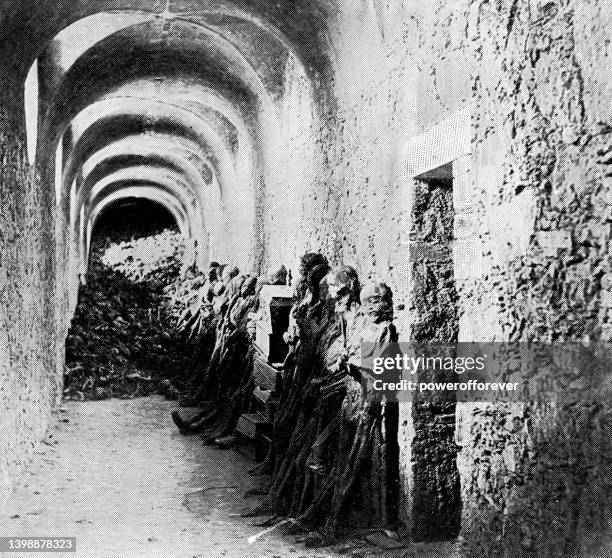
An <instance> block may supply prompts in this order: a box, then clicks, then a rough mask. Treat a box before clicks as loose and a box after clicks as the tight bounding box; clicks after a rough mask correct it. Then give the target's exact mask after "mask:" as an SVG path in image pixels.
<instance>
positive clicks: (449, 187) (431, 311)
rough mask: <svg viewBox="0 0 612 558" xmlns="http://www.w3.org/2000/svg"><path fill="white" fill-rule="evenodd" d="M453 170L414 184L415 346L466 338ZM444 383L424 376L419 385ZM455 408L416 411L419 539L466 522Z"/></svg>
mask: <svg viewBox="0 0 612 558" xmlns="http://www.w3.org/2000/svg"><path fill="white" fill-rule="evenodd" d="M454 227H455V211H454V204H453V166H452V164H451V163H447V164H444V165H440V166H438V167H434V168H432V169H431V170H428V171H426V172H423V173H421V174H419V175H417V176H415V177H414V196H413V203H412V228H411V231H410V248H411V253H410V264H411V277H412V281H411V283H412V284H411V294H412V297H411V303H410V310H411V311H410V314H411V316H412V317H413V319H412V324H411V326H412V327H411V331H412V338H411V340H412V341H413V342H419V343H425V342H426V343H454V342H456V341H457V339H458V333H459V308H458V295H457V290H456V287H455V276H454V262H453V243H454ZM438 380H439V381H442V378H434V377H433V376H431V375H430V374H429V373H428V372H421V371H420V372H418V373H417V381H418V382H423V381H438ZM455 407H456V403H455V401H454V400H450V399H448V398H445V399H440V398H438V397H436V396H428V395H421V394H419V395H417V396H416V397H415V400H414V403H413V408H412V419H413V426H414V433H415V436H414V440H413V444H412V475H413V478H412V483H413V493H412V498H413V502H412V510H410V516H411V517H412V528H411V531H412V536H413V538H414V539H415V540H420V541H431V540H443V539H452V538H454V537H455V536H456V535H457V534H458V533H459V529H460V522H461V496H460V483H459V472H458V469H457V445H456V444H455Z"/></svg>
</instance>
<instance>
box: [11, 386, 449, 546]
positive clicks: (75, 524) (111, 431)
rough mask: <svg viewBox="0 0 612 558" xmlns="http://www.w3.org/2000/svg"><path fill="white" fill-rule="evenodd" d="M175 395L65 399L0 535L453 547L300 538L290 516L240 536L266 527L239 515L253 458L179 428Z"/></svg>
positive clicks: (122, 541)
mask: <svg viewBox="0 0 612 558" xmlns="http://www.w3.org/2000/svg"><path fill="white" fill-rule="evenodd" d="M175 405H176V404H175V403H172V402H168V401H166V400H164V399H162V398H161V397H143V398H136V399H131V400H121V399H110V400H106V401H96V402H92V401H88V402H75V401H70V402H66V403H65V404H64V407H63V408H62V409H61V410H60V411H59V412H58V413H57V417H56V421H55V423H54V424H53V426H52V427H51V428H50V430H49V433H48V437H47V439H46V440H45V442H44V443H43V444H42V445H41V446H40V449H39V450H38V452H37V459H36V461H35V463H33V464H32V467H31V469H30V473H29V475H30V477H29V479H26V480H25V481H24V483H23V486H22V488H20V489H19V490H18V491H17V492H16V493H15V495H14V497H13V499H12V500H11V501H10V502H9V504H8V506H7V507H6V509H4V510H0V536H66V537H68V536H72V537H76V538H77V552H76V556H82V557H104V558H110V557H113V558H115V557H128V556H129V557H131V558H132V557H133V558H136V557H143V558H145V557H146V558H157V557H159V558H174V557H176V558H191V557H202V558H215V557H236V558H238V557H240V558H248V557H270V558H272V557H292V558H305V557H308V558H313V557H317V556H318V557H336V556H340V555H344V556H352V557H354V558H360V557H361V558H365V557H368V556H381V555H383V554H384V555H385V556H393V557H400V556H401V557H406V558H411V557H413V556H414V557H417V556H418V557H432V558H433V557H434V556H437V557H442V556H445V557H446V556H451V555H452V553H451V552H450V549H449V547H448V546H447V545H446V546H445V545H442V546H438V545H431V546H426V547H425V546H418V545H417V546H414V547H410V548H404V549H395V550H393V551H389V550H388V549H385V550H386V551H385V550H383V549H382V548H375V547H371V545H370V546H368V545H365V544H364V542H359V541H347V542H345V543H343V544H340V545H338V546H336V547H334V548H333V549H330V548H307V547H306V546H305V544H304V537H305V533H304V532H302V531H300V530H299V529H298V528H296V527H291V526H287V527H288V528H283V527H280V528H278V529H276V530H274V531H272V532H270V533H268V534H265V535H263V536H261V537H260V538H258V539H257V540H256V541H255V542H249V537H252V536H253V535H256V534H257V533H260V532H261V531H263V530H264V529H265V527H263V526H262V525H261V523H262V521H263V520H264V519H265V518H242V517H240V512H241V511H242V510H243V509H245V507H249V506H250V505H254V503H255V501H253V500H252V499H250V498H247V499H245V498H244V494H245V492H246V491H247V490H249V489H253V488H256V487H257V483H258V482H261V481H258V480H257V479H253V477H251V476H250V475H249V474H248V473H247V470H248V468H249V467H252V466H253V462H252V461H250V460H249V459H248V458H247V457H246V456H245V455H243V453H242V452H243V451H244V450H238V451H236V450H229V451H224V450H220V449H217V448H215V447H209V446H202V444H201V440H200V438H199V437H184V436H181V435H180V434H179V433H178V432H177V431H176V429H175V427H174V425H173V424H172V422H171V420H170V411H171V410H172V409H173V408H174V406H175ZM258 524H259V525H258ZM45 555H46V554H40V553H37V554H28V556H45ZM10 556H18V554H10ZM49 556H55V557H58V556H75V554H74V553H72V554H68V553H66V554H58V553H55V554H49Z"/></svg>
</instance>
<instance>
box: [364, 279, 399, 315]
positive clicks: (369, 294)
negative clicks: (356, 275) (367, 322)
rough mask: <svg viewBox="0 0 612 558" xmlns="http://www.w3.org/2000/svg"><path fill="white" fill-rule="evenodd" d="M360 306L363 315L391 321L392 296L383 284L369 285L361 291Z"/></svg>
mask: <svg viewBox="0 0 612 558" xmlns="http://www.w3.org/2000/svg"><path fill="white" fill-rule="evenodd" d="M360 298H361V304H362V306H363V308H364V310H365V313H366V314H367V315H368V316H370V317H372V318H374V319H376V320H378V319H380V320H387V319H391V318H392V316H393V296H392V293H391V289H390V288H389V287H388V286H387V285H385V284H384V283H369V284H367V285H365V286H364V288H363V289H362V291H361V295H360Z"/></svg>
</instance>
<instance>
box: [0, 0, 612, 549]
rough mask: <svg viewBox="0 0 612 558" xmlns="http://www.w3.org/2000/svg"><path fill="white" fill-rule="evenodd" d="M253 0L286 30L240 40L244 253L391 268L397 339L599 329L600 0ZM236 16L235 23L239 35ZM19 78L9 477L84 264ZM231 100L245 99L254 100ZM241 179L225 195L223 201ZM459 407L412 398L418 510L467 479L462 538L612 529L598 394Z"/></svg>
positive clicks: (7, 208)
mask: <svg viewBox="0 0 612 558" xmlns="http://www.w3.org/2000/svg"><path fill="white" fill-rule="evenodd" d="M298 3H299V2H298ZM77 4H78V10H80V12H79V13H81V15H85V14H86V13H90V10H91V12H94V11H96V8H95V6H94V4H96V5H97V3H94V2H91V3H89V5H88V6H87V7H86V8H85V7H83V5H84V3H83V2H77ZM102 4H104V2H100V5H102ZM127 4H128V2H126V5H127ZM136 4H137V3H136ZM183 4H185V5H186V6H187V5H191V4H190V3H189V2H186V3H183V2H181V5H183ZM243 4H244V5H245V6H249V7H251V8H252V9H253V10H254V11H255V12H257V10H260V12H259V15H260V16H261V17H263V18H267V17H269V18H270V21H273V22H274V23H275V24H277V25H279V27H280V28H281V29H282V31H283V32H284V33H285V37H286V39H287V43H288V44H289V46H290V47H291V48H289V49H288V50H287V51H285V50H283V49H280V50H279V49H277V46H278V45H277V46H275V47H274V48H273V49H270V50H268V51H267V52H266V53H264V54H262V55H261V56H259V55H258V54H257V48H258V47H257V44H264V43H257V41H254V40H252V41H250V42H249V45H250V46H249V47H248V48H246V47H245V52H248V53H249V55H252V57H253V58H255V59H257V58H258V56H259V59H258V61H257V64H254V67H256V68H258V69H261V68H265V67H268V66H274V71H267V70H265V69H264V70H263V71H262V72H261V74H262V75H263V78H262V84H264V85H262V87H264V86H265V87H268V88H269V92H271V93H270V99H271V100H270V102H269V104H267V105H266V106H257V107H255V106H254V107H250V108H249V110H246V109H245V111H244V114H246V116H245V123H244V126H245V129H244V130H242V131H241V130H240V129H239V132H241V133H243V135H244V136H245V137H247V140H248V141H247V143H248V146H247V152H248V155H247V157H250V158H251V159H249V161H248V162H247V163H244V166H243V167H242V171H244V173H245V174H241V172H242V171H240V172H239V173H238V176H239V178H240V181H241V182H240V184H241V185H242V187H244V188H245V190H244V191H246V190H248V192H249V193H250V194H249V195H251V196H253V198H254V199H250V200H249V207H252V208H253V212H254V215H252V216H247V215H245V216H244V218H245V220H247V221H248V222H249V223H251V221H250V219H252V220H253V221H254V222H255V223H256V226H255V228H254V233H253V235H252V238H248V239H245V246H247V245H248V247H249V248H248V250H247V249H246V248H245V253H246V252H248V253H249V254H251V253H252V254H254V258H253V260H252V261H250V260H249V265H251V266H252V268H253V269H256V270H257V269H261V268H265V267H267V266H268V265H275V264H276V263H281V262H282V263H285V264H286V265H288V266H289V267H292V268H294V269H295V268H296V267H297V261H298V257H299V255H300V254H301V253H303V252H304V251H305V250H317V251H318V250H320V251H322V252H324V253H325V254H326V255H327V256H328V257H330V259H331V260H332V261H333V262H334V263H345V264H349V265H353V266H355V267H356V269H357V270H358V272H359V274H360V276H361V279H362V281H365V280H367V279H377V280H382V281H385V282H387V283H388V284H389V285H390V286H391V287H392V289H393V290H394V300H395V304H396V307H397V311H396V321H397V323H398V327H399V330H400V335H401V337H402V338H403V339H411V338H414V336H415V335H421V334H424V332H429V333H430V334H432V335H433V336H436V335H437V336H438V337H439V338H445V337H448V335H446V334H447V333H448V332H453V335H454V334H455V333H456V335H457V336H458V338H459V339H460V340H477V341H515V340H540V341H565V340H574V341H583V342H586V341H598V340H606V341H610V340H612V303H611V302H610V301H611V300H612V297H611V296H610V292H611V288H612V259H611V258H610V248H611V246H610V242H611V228H610V227H611V222H612V213H611V211H612V210H611V207H612V204H611V197H610V191H611V190H612V184H611V183H610V178H609V177H608V178H605V174H606V173H608V174H610V169H609V168H606V165H605V164H604V163H605V161H603V160H602V158H601V157H600V155H598V153H599V151H600V150H601V149H606V148H608V147H609V145H610V142H611V141H612V134H611V132H612V115H611V114H610V111H611V107H612V104H611V97H612V91H611V87H612V85H611V84H610V80H609V76H610V73H611V72H610V66H611V64H610V62H611V57H612V52H611V46H610V44H611V37H610V29H612V21H611V17H612V16H611V15H610V14H612V2H610V0H592V1H590V2H584V1H583V0H556V1H547V0H454V1H452V2H448V1H443V0H433V1H431V2H424V1H422V0H363V1H359V2H354V1H352V0H350V1H349V0H342V1H339V2H335V3H333V5H334V9H333V10H332V9H323V8H322V7H321V5H320V4H318V3H315V2H312V3H311V4H312V6H313V7H311V8H309V9H308V10H306V9H305V10H304V11H303V12H302V13H303V18H302V20H300V18H297V20H296V18H295V17H294V15H292V14H290V13H289V10H288V11H287V13H285V12H284V11H283V10H284V9H285V8H282V7H279V6H281V4H267V3H262V5H261V6H260V5H259V4H258V2H256V1H254V0H253V1H248V2H243ZM264 4H265V6H264ZM315 4H316V6H315ZM288 5H289V4H288ZM330 5H331V4H330ZM143 6H144V4H143ZM262 6H264V7H262ZM145 7H146V8H150V6H148V7H147V6H145ZM70 9H71V8H69V7H68V6H67V5H66V6H64V5H62V9H61V10H59V9H58V10H56V11H54V12H53V14H52V16H51V15H49V18H50V19H49V24H48V28H44V29H43V27H44V25H42V22H43V21H44V17H42V15H41V14H38V15H37V18H38V19H37V18H32V19H28V18H25V17H22V18H21V19H20V18H19V10H17V9H16V8H11V10H9V11H8V12H7V13H8V15H9V16H10V18H9V20H7V21H9V23H10V22H13V23H14V24H15V25H16V29H19V25H26V24H25V22H26V21H30V22H31V24H38V25H40V26H41V29H39V30H38V31H37V32H32V33H31V35H32V36H33V37H34V38H38V39H40V40H41V41H42V39H43V38H47V39H50V38H51V37H52V36H53V35H54V34H55V33H56V32H57V31H59V30H60V29H61V28H62V26H64V23H65V22H64V23H62V22H63V19H62V18H65V19H66V22H67V21H72V20H74V19H75V18H76V17H77V12H78V10H77V9H76V8H75V11H74V13H73V14H70V13H68V12H69V11H70ZM151 9H153V8H151ZM232 9H233V8H232ZM22 20H23V21H22ZM232 21H233V20H232ZM20 22H21V23H20ZM317 22H318V24H319V26H318V27H317ZM315 28H316V29H317V32H316V33H315V32H314V31H313V29H315ZM233 29H234V30H235V35H234V36H233V38H234V39H236V37H238V36H241V35H244V36H249V33H250V32H251V31H252V29H250V28H249V29H247V30H246V31H244V32H243V31H242V30H241V29H242V28H241V27H239V26H237V27H235V28H233ZM364 37H367V38H368V40H367V41H364V40H363V38H364ZM141 39H142V41H143V42H144V40H145V39H146V33H144V34H143V35H142V37H141ZM204 42H205V41H204ZM3 44H5V43H3ZM7 44H8V43H7ZM115 46H116V45H115ZM28 48H29V47H27V48H26V46H24V45H21V46H20V45H12V46H11V47H10V48H8V47H7V52H9V53H10V52H13V51H14V52H15V53H18V52H20V49H21V51H23V52H25V51H28ZM249 49H250V50H249ZM98 54H99V55H101V52H99V53H98ZM15 59H17V57H15V58H12V59H11V60H12V62H11V64H12V65H11V68H14V69H16V71H15V72H13V74H14V76H16V77H19V76H21V75H25V72H24V71H23V70H24V69H27V66H28V64H24V68H17V65H16V63H15ZM81 64H83V62H82V61H81ZM190 64H191V63H190ZM192 65H193V64H192ZM145 66H146V64H145ZM87 67H88V68H89V67H91V66H87ZM316 68H319V70H320V71H315V69H316ZM189 69H190V70H191V69H192V67H191V66H189ZM215 71H217V72H219V69H218V68H216V70H215ZM128 73H129V72H128ZM236 73H239V72H236ZM9 75H10V73H4V74H2V75H0V78H2V79H1V80H0V84H2V90H3V91H5V94H4V96H3V97H2V98H3V99H9V98H10V99H11V103H14V104H9V103H8V102H6V103H4V105H3V106H2V109H3V111H2V115H3V117H2V118H3V120H2V122H3V123H4V122H6V124H5V125H3V127H2V130H3V132H2V136H1V138H0V139H1V140H2V144H1V146H0V147H1V148H2V171H1V172H2V175H1V177H2V189H1V192H0V196H2V209H3V211H2V216H1V218H0V231H1V235H0V248H2V250H1V252H0V258H1V261H2V265H1V267H0V274H2V281H1V285H2V289H3V296H2V299H1V304H2V314H1V317H2V319H4V320H5V324H4V326H3V327H1V328H0V350H1V351H2V353H1V354H0V357H1V359H0V367H1V368H0V374H2V381H1V382H0V386H1V387H0V389H1V390H2V391H0V397H1V398H2V406H1V407H0V412H2V413H3V416H2V419H3V420H2V422H0V429H4V430H3V431H2V436H0V444H4V446H0V450H2V451H0V454H2V455H6V456H8V462H7V461H6V460H5V461H4V462H0V491H1V490H6V488H7V487H8V486H9V484H10V482H12V481H10V480H9V477H13V478H14V477H15V476H16V473H15V471H17V470H19V467H16V466H15V465H13V462H16V463H23V462H24V461H25V460H26V458H27V455H28V451H30V449H31V447H32V446H33V444H34V442H35V440H36V439H37V438H39V437H40V435H41V433H42V430H43V429H44V426H45V420H46V419H45V417H46V416H47V414H48V410H49V407H50V401H51V399H53V397H52V396H49V393H51V392H53V391H54V390H55V391H57V387H55V388H53V389H51V387H49V382H50V381H51V380H50V377H55V378H57V376H54V371H55V370H56V369H57V370H59V369H61V352H62V351H61V348H62V344H63V337H64V335H65V328H66V323H67V309H68V308H69V306H73V304H74V298H73V296H71V297H67V296H66V292H65V289H64V287H63V285H65V284H69V282H70V280H71V278H73V277H74V274H73V273H71V272H70V271H69V270H70V269H72V268H71V267H70V266H71V265H72V263H71V262H67V261H66V256H67V255H68V254H69V253H70V250H69V248H68V247H67V246H68V245H69V244H70V238H69V237H68V235H67V233H66V224H67V222H68V220H67V217H66V211H65V210H66V207H65V206H62V209H64V214H63V215H57V216H56V217H55V221H54V220H53V219H54V210H53V209H52V208H53V207H54V206H55V205H54V203H52V202H53V200H52V192H53V187H52V178H49V176H48V175H53V174H54V173H53V172H50V171H49V170H48V169H46V170H45V171H44V173H43V174H42V175H41V176H40V177H38V178H37V177H36V176H35V174H34V173H32V172H31V171H30V169H29V168H28V167H27V165H26V163H25V145H24V143H25V138H24V134H23V130H24V126H23V125H22V123H21V119H20V117H18V116H15V115H21V111H22V100H21V99H20V94H21V93H20V91H21V84H19V85H11V82H10V80H11V78H9V77H7V76H9ZM109 75H110V74H109ZM215 75H216V74H215ZM219 75H221V74H219ZM94 85H96V86H97V84H94ZM208 85H210V84H206V86H208ZM226 85H227V84H226ZM256 85H257V86H258V87H259V84H258V83H257V84H256ZM64 87H68V85H66V84H64ZM90 88H91V89H92V91H94V92H95V91H96V88H95V87H93V86H91V87H90ZM237 98H238V97H237ZM228 99H229V100H230V102H231V103H234V101H236V100H235V99H234V98H232V97H228ZM241 102H244V99H242V98H241V99H239V100H237V101H236V102H235V103H234V104H236V107H237V112H238V113H239V114H240V115H243V112H242V111H241V110H238V109H241V108H244V107H240V106H239V105H240V103H241ZM67 108H70V107H67ZM69 112H70V111H69V110H68V113H69ZM247 117H248V118H247ZM238 128H240V126H238ZM226 139H227V138H226ZM441 167H445V168H446V172H450V176H451V178H452V181H453V192H452V196H450V192H449V193H448V199H446V198H445V199H446V202H445V203H446V204H448V205H450V202H451V200H450V198H451V197H452V206H453V207H452V212H450V211H449V212H448V213H447V215H450V214H452V215H453V238H452V239H449V238H446V240H445V243H446V244H448V245H449V250H450V252H451V253H452V259H453V262H452V263H453V267H454V271H453V278H454V281H455V287H454V291H453V292H452V293H451V291H450V290H448V289H447V290H446V291H444V292H443V293H441V292H440V289H439V287H440V285H441V284H445V280H441V279H440V275H444V274H445V273H447V274H450V270H449V269H448V268H449V267H450V262H447V263H448V265H447V266H446V267H445V268H444V270H443V271H440V270H439V269H438V270H437V271H435V270H434V271H433V273H434V275H436V277H435V281H433V282H431V283H429V284H427V283H425V288H423V285H424V284H423V281H422V280H421V278H419V276H418V273H415V271H414V265H413V264H414V258H415V257H416V258H417V259H418V256H415V254H418V253H419V250H418V249H419V246H418V243H419V242H423V240H425V241H430V240H431V239H428V238H427V235H424V238H420V237H419V238H416V237H414V235H413V237H411V235H410V232H411V231H414V230H416V229H419V227H420V222H419V219H420V218H419V207H420V206H421V205H423V195H424V194H423V193H422V192H419V189H418V187H417V180H416V179H415V177H416V176H418V175H420V174H421V173H426V172H429V171H434V170H435V169H439V168H441ZM449 169H450V170H449ZM239 170H240V169H239ZM249 172H250V175H249ZM247 175H249V176H247ZM247 186H248V187H247ZM240 191H241V190H240V189H239V188H238V187H237V188H236V189H235V190H234V191H232V192H228V197H227V199H226V200H225V201H226V203H228V204H230V205H231V207H232V212H230V214H231V215H233V216H235V215H238V214H239V213H240V212H239V208H240V203H241V200H240V197H239V196H238V193H239V192H240ZM62 203H63V204H65V203H66V202H65V201H63V202H62ZM430 216H431V215H430ZM242 217H243V216H240V218H242ZM236 219H238V217H236ZM415 227H416V229H415ZM236 230H241V229H240V227H236ZM245 230H246V229H245ZM249 230H251V229H250V225H249ZM420 230H421V232H423V231H424V229H422V227H421V229H420ZM54 231H55V233H54ZM53 234H55V235H56V239H57V247H58V249H57V250H56V248H55V246H56V240H54V238H53ZM219 234H221V233H219ZM434 236H435V235H434ZM417 237H418V235H417ZM237 240H240V239H234V242H236V241H237ZM253 244H255V246H254V248H252V249H251V246H252V245H253ZM451 245H452V246H451ZM450 248H452V250H451V249H450ZM220 253H221V254H223V253H224V252H223V251H221V252H220ZM243 259H244V260H245V261H246V260H247V259H248V258H246V257H244V258H243ZM55 267H57V271H56V270H55V269H54V268H55ZM55 277H57V280H55V279H54V278H55ZM427 285H429V286H427ZM74 292H76V291H75V289H74V287H72V295H73V294H74ZM420 295H423V296H424V300H425V302H424V303H422V304H421V303H419V300H418V299H419V296H420ZM428 296H430V297H433V298H428ZM432 300H433V302H434V304H433V305H432V304H430V302H431V301H432ZM69 303H70V305H69ZM435 308H439V309H441V310H443V311H441V312H439V313H438V314H436V313H435V312H433V311H432V309H435ZM41 309H42V311H40V310H41ZM36 310H38V311H36ZM432 314H433V315H432ZM54 320H55V325H54V324H53V322H54ZM441 332H442V333H441ZM17 348H18V349H17ZM545 373H546V372H545V371H544V372H543V374H545ZM52 383H55V385H56V386H57V381H56V380H53V382H52ZM453 407H454V405H453ZM456 408H457V410H456V413H457V416H458V417H460V419H461V423H462V424H464V425H467V433H466V434H465V436H464V437H463V438H462V440H461V445H460V446H459V447H457V446H454V442H453V441H452V439H451V438H452V432H451V431H452V430H453V429H454V426H453V425H454V423H455V420H454V419H453V417H452V410H451V408H450V407H449V408H448V409H446V410H443V411H442V412H440V413H438V414H437V415H436V416H429V417H427V416H424V415H422V414H419V412H418V411H417V412H415V410H414V409H413V408H412V407H410V406H407V405H404V406H403V408H402V411H401V421H402V423H401V429H400V430H401V432H400V439H401V452H402V464H401V466H402V477H403V478H402V481H403V517H404V520H405V522H406V525H407V526H412V528H414V526H415V525H418V524H422V523H423V521H424V520H423V517H426V518H427V517H431V514H432V510H431V509H427V506H424V505H422V503H423V502H426V501H429V499H430V498H433V497H437V498H438V500H439V506H438V508H437V509H438V510H456V507H457V502H456V498H457V495H456V483H455V481H454V480H453V479H455V475H457V476H458V478H459V482H460V488H461V505H462V509H461V514H462V521H461V537H462V541H463V543H462V544H463V550H464V554H465V556H492V557H493V556H501V555H507V556H530V557H531V556H561V555H563V556H565V555H568V556H571V555H572V553H577V552H582V553H583V554H585V555H589V553H590V554H591V555H592V554H593V553H595V552H596V549H597V548H598V547H599V546H601V545H602V544H604V542H605V541H603V540H602V535H601V534H602V533H603V532H604V531H605V530H606V528H607V527H609V526H608V525H607V521H608V520H607V519H606V517H605V511H606V510H607V509H609V507H610V502H609V499H610V494H612V479H611V478H610V475H611V473H610V471H612V467H610V459H611V457H612V448H610V444H611V442H610V440H611V439H612V437H611V436H610V434H611V433H610V426H611V414H610V409H609V404H608V403H607V402H606V401H602V402H599V403H593V404H588V403H581V404H575V405H571V406H570V405H561V406H557V407H553V406H549V407H547V408H541V407H540V408H538V407H535V406H533V405H522V406H517V405H515V406H514V407H504V406H497V407H491V406H484V405H481V406H465V405H457V406H456ZM447 411H448V412H447ZM434 414H435V413H434ZM432 421H433V423H436V421H438V422H440V421H441V423H442V426H443V428H442V429H441V430H442V431H443V432H444V433H445V434H444V442H443V444H441V445H442V446H443V448H444V449H443V451H441V452H438V454H437V455H438V457H439V459H438V465H439V464H440V462H442V465H443V466H442V469H444V470H445V471H448V479H449V480H445V481H444V482H440V483H438V484H436V485H434V486H435V488H434V493H435V494H432V493H431V490H432V484H431V483H428V482H427V480H426V479H427V478H428V477H429V478H433V477H434V476H435V473H436V470H435V467H436V464H435V461H436V460H433V461H434V463H433V464H432V469H427V467H426V463H427V461H428V460H427V459H423V451H424V448H425V449H426V446H427V436H426V434H427V431H428V429H429V428H430V426H431V424H432ZM436 424H437V423H436ZM427 451H428V450H427ZM455 453H456V454H457V457H456V458H455V457H454V456H455ZM455 459H456V465H455ZM445 475H446V473H445ZM1 487H4V488H1ZM445 513H446V512H445ZM448 513H449V514H451V515H452V513H454V512H452V511H448ZM425 521H426V522H427V521H428V520H425ZM439 535H440V533H435V532H432V531H431V530H429V531H428V530H427V529H425V530H424V531H423V532H421V533H420V535H419V536H422V537H423V538H428V537H429V538H435V537H438V536H439ZM504 553H505V554H504Z"/></svg>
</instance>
